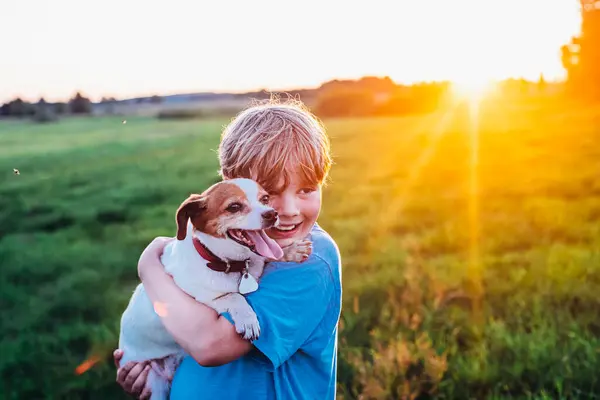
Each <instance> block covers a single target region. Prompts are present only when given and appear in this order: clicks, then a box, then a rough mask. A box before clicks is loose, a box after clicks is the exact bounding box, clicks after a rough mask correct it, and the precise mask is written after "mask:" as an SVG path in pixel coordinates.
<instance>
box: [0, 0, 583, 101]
mask: <svg viewBox="0 0 600 400" xmlns="http://www.w3.org/2000/svg"><path fill="white" fill-rule="evenodd" d="M231 3H232V2H228V3H216V4H212V3H211V4H207V5H203V4H197V3H194V2H191V1H187V0H176V1H175V2H174V3H173V2H172V3H171V4H169V8H166V7H163V3H161V2H157V1H154V2H147V1H146V2H143V1H142V0H130V1H129V2H127V3H124V4H120V3H118V2H117V1H116V0H108V1H106V2H104V3H103V4H102V5H100V6H97V5H92V6H90V5H89V4H81V3H79V2H77V1H75V0H60V1H57V2H54V3H47V2H44V1H43V0H32V1H30V2H27V3H25V2H11V3H9V4H7V5H6V6H5V10H4V11H3V14H2V15H0V34H4V35H3V36H4V37H13V38H14V39H13V40H11V41H9V42H8V43H6V44H5V46H4V47H5V49H3V53H4V57H5V60H3V63H2V65H0V87H2V88H3V89H4V90H2V93H0V102H2V103H4V102H6V101H10V100H12V99H14V98H16V97H20V98H21V99H23V100H25V101H30V102H36V101H37V100H39V99H40V98H41V97H43V98H44V99H45V100H46V101H49V102H56V101H67V100H68V99H69V98H71V97H72V96H73V95H74V94H75V93H76V92H81V93H82V94H83V95H84V96H86V97H89V98H90V99H91V100H92V101H99V100H100V99H101V98H102V97H115V98H117V99H126V98H136V97H147V96H152V95H155V94H156V95H161V96H168V95H173V94H184V93H205V92H214V93H244V92H250V91H259V90H269V91H276V92H277V91H290V90H299V89H312V88H317V87H319V86H320V85H321V84H322V83H325V82H327V81H330V80H333V79H341V80H345V79H360V78H361V77H365V76H377V77H384V76H389V77H390V78H391V79H392V80H393V81H394V82H395V83H397V84H400V85H410V84H414V83H418V82H427V81H429V82H431V81H448V80H451V81H455V82H456V81H463V82H464V81H472V80H476V81H490V80H503V79H508V78H515V79H519V78H525V79H528V80H534V79H537V78H538V77H539V76H540V74H543V75H544V76H545V77H546V79H547V80H548V81H551V80H560V79H562V78H563V77H564V71H563V68H562V65H561V60H560V46H561V45H562V44H566V43H567V42H568V41H569V39H570V37H571V36H573V35H575V34H577V33H578V32H579V24H580V13H579V3H578V2H577V1H571V2H570V3H569V1H565V2H560V3H554V4H548V3H547V2H544V1H543V0H531V1H528V2H527V3H522V2H521V1H519V0H506V1H505V2H503V3H502V4H501V5H500V6H498V5H497V3H493V2H491V0H479V1H475V0H455V1H452V2H444V1H443V0H432V1H430V2H427V3H426V4H425V3H423V2H417V1H408V0H405V1H402V2H399V3H396V4H395V5H394V7H396V8H395V9H392V6H390V5H389V4H388V2H386V1H384V0H372V1H370V2H369V3H368V4H369V8H368V9H367V8H366V7H364V6H361V5H356V4H347V3H344V2H341V1H332V2H328V3H326V4H320V3H319V2H318V1H317V0H310V1H307V2H305V3H303V5H302V7H298V6H296V5H292V4H287V5H282V4H281V3H280V2H276V1H274V0H261V1H258V2H253V3H252V4H248V3H244V2H240V3H235V4H234V5H233V4H231ZM316 7H318V8H316ZM315 9H317V10H318V11H315ZM32 10H34V12H32ZM181 10H183V11H181ZM232 10H234V11H237V12H235V13H234V12H232ZM432 10H434V11H437V12H432ZM315 26H316V27H319V26H321V27H323V29H313V27H315ZM507 26H508V27H509V28H510V29H506V27H507ZM357 27H358V29H357ZM360 28H362V29H360ZM277 29H279V30H281V33H278V32H277ZM326 31H328V32H330V33H329V34H327V33H325V32H326ZM15 32H18V34H17V35H15ZM73 32H74V33H73ZM481 43H485V45H484V46H481ZM40 64H41V65H42V67H41V68H40Z"/></svg>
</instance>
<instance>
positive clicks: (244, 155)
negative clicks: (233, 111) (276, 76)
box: [219, 99, 332, 191]
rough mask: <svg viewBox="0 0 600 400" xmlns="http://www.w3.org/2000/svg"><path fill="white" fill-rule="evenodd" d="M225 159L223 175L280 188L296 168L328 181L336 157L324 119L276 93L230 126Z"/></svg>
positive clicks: (307, 178)
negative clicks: (275, 95)
mask: <svg viewBox="0 0 600 400" xmlns="http://www.w3.org/2000/svg"><path fill="white" fill-rule="evenodd" d="M219 163H220V165H221V169H220V171H219V173H220V175H221V176H222V177H223V178H250V179H254V180H256V181H257V182H258V183H259V184H261V185H262V186H263V187H264V188H265V189H266V190H267V191H277V190H281V189H283V188H285V187H286V186H287V185H288V184H289V183H290V179H291V174H296V173H300V174H301V177H302V179H303V184H310V185H323V184H324V183H325V181H326V179H327V176H328V173H329V169H330V168H331V163H332V160H331V155H330V143H329V138H328V137H327V134H326V133H325V128H324V126H323V124H322V123H321V121H320V120H319V119H318V118H317V117H316V116H315V115H313V114H312V113H311V112H310V111H309V110H308V109H307V108H306V107H305V106H304V105H303V104H302V103H301V102H299V101H297V100H288V101H286V102H284V103H280V102H279V101H278V100H273V99H271V100H269V101H268V102H266V103H263V104H256V105H253V106H251V107H249V108H247V109H245V110H244V111H242V112H240V113H239V114H238V115H237V116H236V117H235V118H234V119H233V120H232V121H231V122H230V123H229V125H227V126H226V127H225V129H224V130H223V134H222V135H221V144H220V145H219ZM282 178H283V182H281V179H282ZM281 184H283V187H281ZM277 185H279V186H280V187H276V186H277Z"/></svg>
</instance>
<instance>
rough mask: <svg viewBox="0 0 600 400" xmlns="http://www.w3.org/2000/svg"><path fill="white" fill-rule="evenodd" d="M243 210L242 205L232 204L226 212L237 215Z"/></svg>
mask: <svg viewBox="0 0 600 400" xmlns="http://www.w3.org/2000/svg"><path fill="white" fill-rule="evenodd" d="M241 209H242V205H241V204H240V203H231V204H230V205H229V206H227V208H226V209H225V210H226V211H228V212H230V213H236V212H239V211H241Z"/></svg>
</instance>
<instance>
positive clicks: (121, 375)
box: [117, 361, 136, 386]
mask: <svg viewBox="0 0 600 400" xmlns="http://www.w3.org/2000/svg"><path fill="white" fill-rule="evenodd" d="M135 365H136V363H134V362H133V361H130V362H128V363H127V364H125V365H123V366H122V367H121V368H119V369H117V383H118V384H119V385H121V386H123V384H124V383H125V378H127V374H129V371H130V370H131V369H132V368H133V367H134V366H135Z"/></svg>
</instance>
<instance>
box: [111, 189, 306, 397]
mask: <svg viewBox="0 0 600 400" xmlns="http://www.w3.org/2000/svg"><path fill="white" fill-rule="evenodd" d="M268 201H269V198H268V195H267V193H266V192H265V190H264V189H263V188H261V187H260V185H258V184H257V183H256V182H255V181H253V180H250V179H232V180H227V181H223V182H219V183H216V184H214V185H213V186H211V187H210V188H208V189H207V190H206V191H204V192H203V193H202V194H199V195H198V194H193V195H191V196H190V197H189V198H187V199H186V200H185V201H184V202H183V203H182V204H181V205H180V207H179V209H178V210H177V217H176V220H177V240H174V241H172V242H170V243H169V244H168V245H167V246H166V247H165V249H164V252H163V255H162V257H161V261H162V264H163V265H164V267H165V270H166V271H167V272H168V273H169V274H170V275H172V276H173V280H174V281H175V283H176V284H177V285H178V286H179V287H180V288H181V289H182V290H183V291H184V292H186V293H187V294H188V295H190V296H192V297H194V298H195V299H196V300H197V301H199V302H202V303H204V304H206V305H208V306H210V307H212V308H214V309H215V310H216V311H217V312H218V313H223V312H229V314H230V315H231V317H232V319H233V321H234V322H235V329H236V331H237V332H238V333H239V334H240V335H242V336H243V337H244V338H245V339H247V340H254V339H256V338H258V336H259V334H260V326H259V323H258V319H257V318H256V314H255V313H254V311H253V310H252V308H251V307H250V305H249V304H248V303H247V302H246V299H245V298H244V296H242V294H245V293H249V292H252V291H254V290H256V289H257V287H258V285H257V282H258V281H259V279H260V276H261V275H262V272H263V268H264V265H265V262H267V261H269V260H282V261H301V260H302V259H303V258H305V257H307V256H308V254H310V252H311V243H310V242H309V241H307V240H302V241H299V242H297V243H295V244H293V245H292V246H289V247H287V248H286V249H285V251H283V250H282V249H281V248H280V247H279V246H278V245H277V243H276V242H275V241H274V240H273V239H271V238H269V237H268V236H267V235H266V234H265V232H264V229H268V228H271V227H273V226H276V225H277V223H278V221H279V219H278V216H277V213H276V212H275V210H274V209H273V208H271V207H269V205H268ZM167 306H168V305H167ZM167 310H168V309H167ZM158 313H160V311H159V310H158V309H157V308H155V307H154V306H153V304H152V303H151V301H150V299H149V298H148V296H147V294H146V292H145V291H144V286H143V285H142V284H139V285H138V286H137V288H136V289H135V292H134V293H133V296H132V297H131V300H130V302H129V305H128V307H127V309H126V310H125V312H124V313H123V316H122V318H121V333H120V337H119V348H120V349H122V350H123V351H124V353H123V358H122V359H121V362H120V364H121V365H125V364H126V363H127V362H129V361H137V362H139V361H147V360H158V359H163V362H162V363H161V364H160V365H159V364H158V363H156V362H153V363H152V370H151V371H150V373H149V375H148V380H147V383H146V385H149V387H150V389H151V390H152V399H164V398H167V397H168V393H169V390H170V379H171V378H172V376H173V374H174V372H175V369H176V368H177V366H178V364H179V362H180V361H181V359H182V357H183V355H184V351H183V349H182V348H181V347H180V346H179V345H178V344H177V343H176V342H175V340H174V339H173V338H172V337H171V335H170V334H169V333H168V332H167V330H166V329H165V328H164V326H163V324H162V322H161V320H160V316H159V315H157V314H158Z"/></svg>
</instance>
